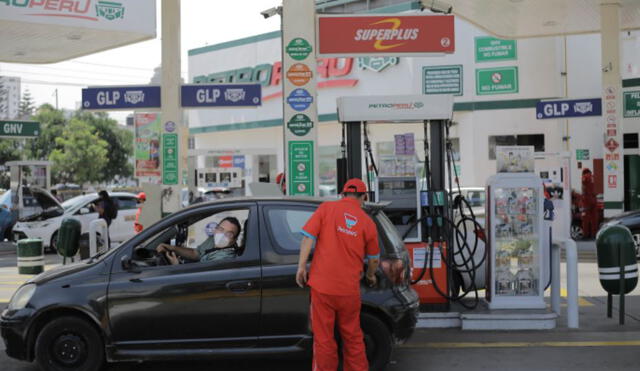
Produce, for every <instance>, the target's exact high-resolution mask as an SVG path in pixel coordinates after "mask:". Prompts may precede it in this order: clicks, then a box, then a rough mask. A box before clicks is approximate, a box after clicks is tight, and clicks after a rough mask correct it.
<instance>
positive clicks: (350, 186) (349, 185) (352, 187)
mask: <svg viewBox="0 0 640 371" xmlns="http://www.w3.org/2000/svg"><path fill="white" fill-rule="evenodd" d="M365 192H367V186H366V185H365V184H364V182H363V181H362V180H360V179H358V178H353V179H349V180H348V181H347V182H346V183H345V184H344V188H342V193H365Z"/></svg>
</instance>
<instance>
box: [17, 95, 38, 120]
mask: <svg viewBox="0 0 640 371" xmlns="http://www.w3.org/2000/svg"><path fill="white" fill-rule="evenodd" d="M34 110H35V103H34V101H33V98H32V97H31V93H30V92H29V90H26V91H25V92H24V94H23V95H22V100H20V105H19V106H18V118H20V119H21V120H28V119H29V118H31V116H32V115H33V111H34Z"/></svg>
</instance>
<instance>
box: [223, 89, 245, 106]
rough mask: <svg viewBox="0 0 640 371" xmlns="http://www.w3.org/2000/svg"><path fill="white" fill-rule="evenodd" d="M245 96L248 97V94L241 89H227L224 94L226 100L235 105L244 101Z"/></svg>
mask: <svg viewBox="0 0 640 371" xmlns="http://www.w3.org/2000/svg"><path fill="white" fill-rule="evenodd" d="M245 96H246V92H245V91H244V89H240V88H238V89H227V90H226V91H225V92H224V99H226V100H228V101H231V102H234V103H236V102H239V101H241V100H244V97H245Z"/></svg>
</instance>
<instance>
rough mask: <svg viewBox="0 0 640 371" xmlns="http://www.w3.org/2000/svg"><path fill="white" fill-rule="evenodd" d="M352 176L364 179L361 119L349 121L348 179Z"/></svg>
mask: <svg viewBox="0 0 640 371" xmlns="http://www.w3.org/2000/svg"><path fill="white" fill-rule="evenodd" d="M351 178H360V179H362V123H361V122H360V121H353V122H347V179H351ZM339 191H341V190H339Z"/></svg>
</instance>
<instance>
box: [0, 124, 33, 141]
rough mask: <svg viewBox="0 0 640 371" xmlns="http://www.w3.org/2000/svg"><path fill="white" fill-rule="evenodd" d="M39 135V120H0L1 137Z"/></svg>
mask: <svg viewBox="0 0 640 371" xmlns="http://www.w3.org/2000/svg"><path fill="white" fill-rule="evenodd" d="M39 135H40V123H39V122H36V121H15V120H0V137H10V138H30V137H37V136H39Z"/></svg>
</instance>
